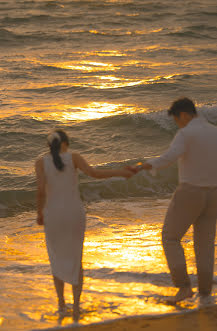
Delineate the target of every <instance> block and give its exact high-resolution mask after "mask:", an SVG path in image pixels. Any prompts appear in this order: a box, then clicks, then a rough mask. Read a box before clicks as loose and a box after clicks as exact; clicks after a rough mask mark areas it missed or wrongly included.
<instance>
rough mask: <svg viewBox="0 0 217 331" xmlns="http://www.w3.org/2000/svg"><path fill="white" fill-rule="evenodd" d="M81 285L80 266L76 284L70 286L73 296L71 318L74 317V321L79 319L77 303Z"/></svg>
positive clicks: (81, 271) (81, 270)
mask: <svg viewBox="0 0 217 331" xmlns="http://www.w3.org/2000/svg"><path fill="white" fill-rule="evenodd" d="M82 287H83V268H82V266H81V269H80V274H79V282H78V285H73V286H72V292H73V298H74V305H73V318H74V321H75V322H77V321H78V320H79V315H80V313H79V304H80V297H81V292H82Z"/></svg>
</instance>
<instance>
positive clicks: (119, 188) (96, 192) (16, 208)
mask: <svg viewBox="0 0 217 331" xmlns="http://www.w3.org/2000/svg"><path fill="white" fill-rule="evenodd" d="M136 161H138V160H132V161H127V162H121V163H119V166H120V165H121V166H125V165H127V164H132V162H133V164H135V163H136ZM106 166H108V164H107V165H106ZM109 166H110V167H114V163H113V164H112V165H109ZM103 167H105V166H103ZM176 184H177V170H176V168H175V167H173V168H170V169H169V170H168V169H166V170H163V171H161V172H160V173H159V174H158V175H157V176H156V177H152V176H151V175H150V174H148V173H147V172H145V171H142V172H140V173H138V174H137V175H135V176H133V177H132V178H130V179H128V180H126V179H124V178H119V177H116V178H110V179H106V180H93V179H89V178H88V179H87V177H86V176H84V175H83V176H82V178H81V180H80V186H79V187H80V194H81V198H82V200H83V201H85V202H91V201H98V200H102V199H109V200H110V199H128V198H135V197H145V196H146V197H151V196H165V194H166V195H168V194H170V193H171V192H172V191H173V190H174V188H175V186H176ZM35 204H36V190H35V182H33V183H32V189H20V190H19V189H17V190H12V189H11V190H6V189H5V190H2V191H0V211H2V212H3V214H4V216H5V213H6V212H8V213H9V214H11V213H12V214H13V213H17V212H21V211H24V210H29V209H34V208H35ZM0 216H1V213H0Z"/></svg>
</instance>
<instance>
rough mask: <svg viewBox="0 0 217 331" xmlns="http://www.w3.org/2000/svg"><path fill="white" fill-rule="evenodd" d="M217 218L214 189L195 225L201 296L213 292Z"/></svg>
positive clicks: (208, 196) (210, 192)
mask: <svg viewBox="0 0 217 331" xmlns="http://www.w3.org/2000/svg"><path fill="white" fill-rule="evenodd" d="M216 218H217V189H212V190H209V191H208V192H207V205H206V208H205V210H204V212H203V214H202V215H201V216H200V217H199V218H198V219H197V221H196V222H195V224H194V249H195V256H196V264H197V275H198V289H199V294H200V295H201V296H208V295H210V293H211V291H212V283H213V269H214V254H215V234H216Z"/></svg>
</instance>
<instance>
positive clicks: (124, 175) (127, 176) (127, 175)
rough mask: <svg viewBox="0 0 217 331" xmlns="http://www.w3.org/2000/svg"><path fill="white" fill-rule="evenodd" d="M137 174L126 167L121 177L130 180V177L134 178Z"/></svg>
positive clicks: (122, 170)
mask: <svg viewBox="0 0 217 331" xmlns="http://www.w3.org/2000/svg"><path fill="white" fill-rule="evenodd" d="M135 174H136V172H135V171H133V170H131V169H129V168H128V167H125V168H123V169H121V176H122V177H125V178H130V177H132V176H133V175H135Z"/></svg>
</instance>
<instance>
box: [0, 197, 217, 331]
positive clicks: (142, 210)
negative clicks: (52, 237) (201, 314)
mask: <svg viewBox="0 0 217 331" xmlns="http://www.w3.org/2000/svg"><path fill="white" fill-rule="evenodd" d="M167 204H168V201H167V200H164V201H163V200H160V201H159V202H158V201H157V200H151V199H149V200H147V201H146V200H144V199H137V201H134V202H130V201H100V202H97V203H96V202H95V203H91V204H89V205H88V222H87V231H86V239H85V244H84V254H83V266H84V270H85V273H84V275H85V279H84V289H83V293H82V298H81V310H82V315H81V321H80V322H81V323H84V324H87V323H91V322H98V321H102V320H105V319H113V318H117V317H121V316H128V315H142V314H165V313H171V312H177V311H179V310H183V309H186V308H187V309H194V308H195V307H197V303H196V302H194V301H191V300H190V301H186V302H184V303H182V304H180V305H179V306H178V307H174V306H168V305H166V304H165V303H164V302H163V301H162V298H163V297H164V296H168V295H173V294H174V293H175V291H176V290H175V289H174V288H173V287H172V285H171V281H170V277H169V274H168V269H167V266H166V261H165V257H164V254H163V250H162V246H161V227H162V220H163V217H164V214H165V210H166V207H167ZM15 221H16V222H15ZM11 222H12V224H14V225H16V224H21V225H20V228H19V231H18V230H16V228H15V229H14V230H11V233H7V234H5V235H3V236H1V238H2V239H1V242H0V247H1V248H0V253H1V256H2V259H1V261H2V265H1V268H2V270H4V273H3V277H2V280H1V282H2V288H3V289H5V290H3V297H2V300H3V303H4V304H3V311H2V315H1V318H4V320H3V322H2V323H3V325H4V326H7V330H12V329H11V328H10V323H11V322H10V321H11V318H13V319H14V318H15V319H16V325H17V330H25V329H28V330H29V329H30V326H31V329H32V328H33V327H39V326H40V327H42V326H43V327H48V326H50V327H51V326H55V325H67V324H69V323H71V322H72V319H71V317H70V316H67V317H65V318H63V319H59V316H58V315H57V314H56V310H57V300H56V295H55V291H54V287H53V282H52V277H51V274H50V269H49V261H48V257H47V253H46V247H45V241H44V234H43V232H42V231H43V229H42V228H39V227H37V226H36V225H34V224H35V214H34V213H30V212H29V213H25V214H22V215H21V216H20V217H18V218H17V217H16V220H15V219H11ZM17 222H18V223H17ZM97 224H98V225H97ZM27 225H28V226H27ZM191 239H192V232H191V231H189V232H188V234H187V235H186V237H185V244H184V247H185V252H186V257H187V263H188V271H189V273H191V274H194V275H195V273H196V270H195V261H194V254H193V245H192V241H191ZM194 277H195V276H194ZM194 286H195V283H194ZM215 291H216V289H215ZM66 301H67V302H69V303H72V293H71V286H69V285H66ZM8 311H10V312H13V313H14V314H16V317H10V314H8Z"/></svg>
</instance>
